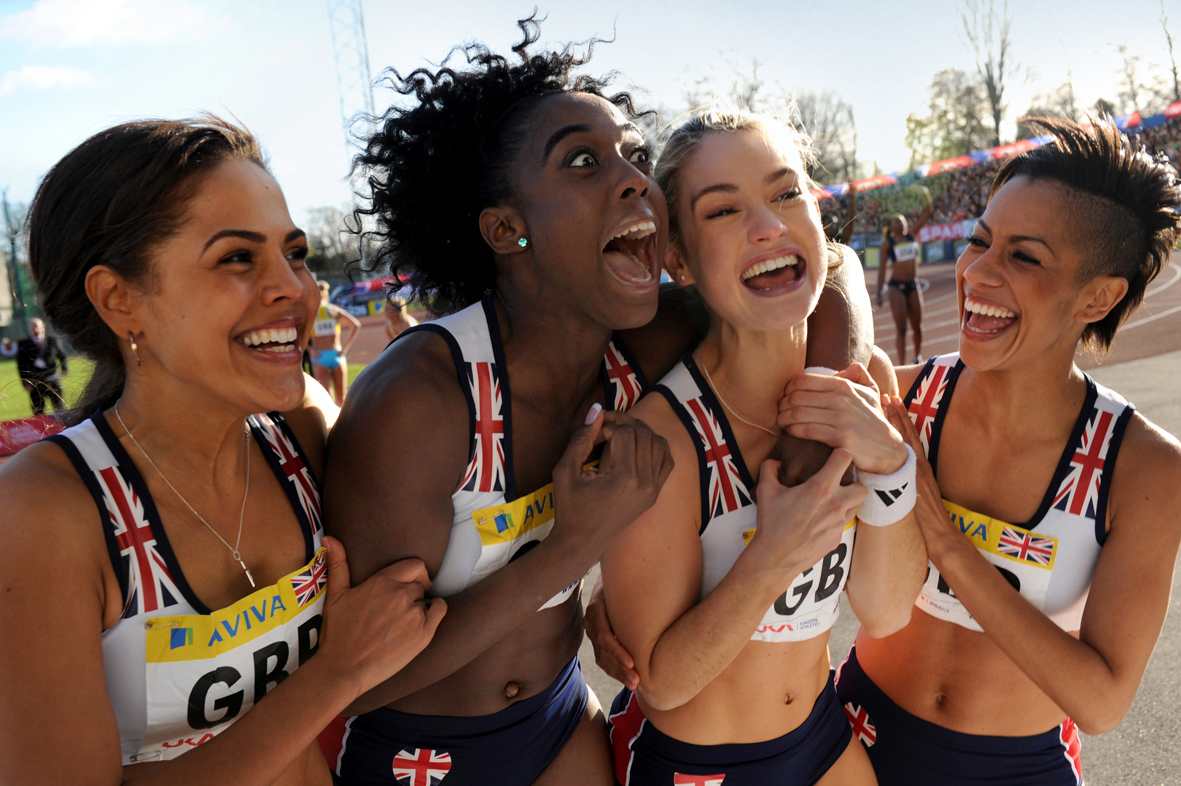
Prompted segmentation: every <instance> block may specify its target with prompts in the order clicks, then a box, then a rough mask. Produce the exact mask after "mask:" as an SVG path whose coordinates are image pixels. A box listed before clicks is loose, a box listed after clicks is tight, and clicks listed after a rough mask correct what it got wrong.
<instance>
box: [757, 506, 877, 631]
mask: <svg viewBox="0 0 1181 786" xmlns="http://www.w3.org/2000/svg"><path fill="white" fill-rule="evenodd" d="M856 525H857V520H856V519H852V520H850V521H849V523H848V524H846V525H845V529H844V532H842V533H841V542H840V543H839V544H838V545H837V547H836V548H835V549H833V550H832V551H830V552H829V553H828V554H825V555H824V557H823V558H821V560H820V561H819V562H817V563H816V564H815V565H813V566H812V567H810V568H808V569H807V570H805V571H804V572H803V573H801V574H800V575H799V576H796V578H795V581H793V582H792V583H791V585H790V586H789V587H788V588H787V590H785V591H784V593H783V594H782V595H780V596H779V597H778V598H776V599H775V603H774V604H772V606H771V608H769V609H767V613H766V614H764V615H763V619H762V621H761V622H760V623H759V627H758V628H756V629H755V632H754V633H753V634H752V635H751V637H750V638H751V640H752V641H768V642H781V641H803V640H805V639H810V638H813V637H815V636H818V635H819V634H821V633H823V632H824V631H826V630H828V629H829V628H831V627H832V625H833V623H834V622H836V620H837V616H838V615H839V614H840V592H841V590H842V589H844V587H845V581H846V579H847V578H848V576H849V561H850V559H851V558H852V554H853V539H854V536H855V535H856V532H857V530H856ZM754 534H755V530H753V529H748V530H745V531H743V533H742V540H743V542H744V545H749V544H750V541H751V538H753V537H754Z"/></svg>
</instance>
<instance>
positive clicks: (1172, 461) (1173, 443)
mask: <svg viewBox="0 0 1181 786" xmlns="http://www.w3.org/2000/svg"><path fill="white" fill-rule="evenodd" d="M1178 478H1181V443H1179V442H1178V441H1177V438H1176V437H1174V436H1173V435H1171V434H1169V433H1168V432H1167V431H1165V430H1164V429H1162V428H1160V427H1159V426H1157V425H1156V424H1155V423H1153V422H1152V421H1150V420H1148V419H1147V418H1145V417H1144V416H1143V415H1141V414H1140V413H1139V412H1136V413H1134V414H1133V415H1132V419H1131V422H1129V423H1128V429H1127V431H1126V432H1125V433H1124V439H1123V443H1122V444H1121V445H1120V452H1119V457H1118V459H1117V461H1116V464H1115V469H1114V472H1113V474H1112V485H1111V504H1112V513H1113V515H1112V525H1113V526H1115V523H1116V522H1117V521H1118V520H1119V518H1120V516H1119V513H1120V511H1121V510H1124V511H1130V512H1132V513H1133V514H1134V515H1133V516H1131V517H1130V518H1132V519H1134V520H1136V521H1145V520H1151V521H1155V522H1159V524H1160V525H1163V526H1167V527H1168V528H1169V529H1170V530H1173V531H1174V532H1175V534H1176V535H1177V537H1179V538H1181V526H1179V525H1181V516H1179V513H1181V483H1178V482H1177V480H1178Z"/></svg>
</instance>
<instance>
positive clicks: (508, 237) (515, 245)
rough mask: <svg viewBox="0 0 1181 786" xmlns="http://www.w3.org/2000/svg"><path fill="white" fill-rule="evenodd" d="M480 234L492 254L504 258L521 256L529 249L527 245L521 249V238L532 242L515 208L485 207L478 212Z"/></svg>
mask: <svg viewBox="0 0 1181 786" xmlns="http://www.w3.org/2000/svg"><path fill="white" fill-rule="evenodd" d="M480 234H481V235H483V236H484V242H485V243H487V244H488V245H489V246H491V248H492V251H493V252H495V253H497V254H502V255H505V256H507V255H509V254H522V253H524V252H525V251H527V250H528V249H529V245H528V244H526V245H525V247H523V248H522V247H521V245H520V240H521V239H522V238H524V239H525V240H528V241H530V242H532V241H531V238H530V237H529V231H528V228H527V227H526V226H525V218H524V216H522V215H521V214H520V213H519V212H517V210H516V209H515V208H512V207H506V206H499V207H486V208H484V209H483V210H481V211H480Z"/></svg>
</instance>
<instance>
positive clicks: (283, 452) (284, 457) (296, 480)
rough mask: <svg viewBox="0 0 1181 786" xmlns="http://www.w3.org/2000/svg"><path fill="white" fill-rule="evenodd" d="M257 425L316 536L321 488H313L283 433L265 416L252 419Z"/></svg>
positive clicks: (291, 445)
mask: <svg viewBox="0 0 1181 786" xmlns="http://www.w3.org/2000/svg"><path fill="white" fill-rule="evenodd" d="M254 417H255V420H256V422H257V423H258V424H259V425H260V426H261V427H262V428H261V431H262V433H263V435H264V436H265V437H266V440H267V444H269V445H270V446H271V450H273V451H274V453H275V455H276V456H278V458H279V466H280V467H282V469H283V474H284V475H286V476H287V481H288V482H289V483H290V484H291V486H292V488H293V489H294V490H295V496H296V499H298V500H299V506H300V507H301V508H302V509H303V513H304V516H305V517H307V520H308V523H309V524H310V525H311V527H312V532H313V533H316V532H319V531H320V529H321V527H322V526H323V525H322V524H321V522H320V487H319V486H317V485H316V480H315V478H313V477H312V473H311V470H309V469H308V466H307V463H306V462H305V461H304V460H303V457H302V456H301V455H300V453H299V451H298V450H296V448H295V445H294V444H293V443H292V442H291V440H290V439H288V438H287V435H286V434H285V433H284V432H283V429H281V428H279V425H278V424H277V423H275V421H273V420H271V418H270V417H269V416H267V415H255V416H254Z"/></svg>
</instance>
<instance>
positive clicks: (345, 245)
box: [306, 206, 358, 278]
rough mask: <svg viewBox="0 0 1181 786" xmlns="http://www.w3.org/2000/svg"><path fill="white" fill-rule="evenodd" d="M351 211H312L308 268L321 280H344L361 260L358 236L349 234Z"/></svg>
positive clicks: (338, 208) (341, 208)
mask: <svg viewBox="0 0 1181 786" xmlns="http://www.w3.org/2000/svg"><path fill="white" fill-rule="evenodd" d="M350 216H351V211H350V210H349V209H348V208H347V207H345V206H339V207H333V206H328V207H313V208H311V209H309V210H308V221H307V226H306V231H307V234H308V246H310V252H311V253H309V254H308V268H309V269H310V270H311V271H312V272H313V273H314V274H315V275H316V277H317V278H341V277H344V276H345V275H347V274H346V272H345V271H346V266H347V264H348V263H349V262H351V261H352V260H354V259H356V258H357V257H358V252H357V237H356V235H355V234H353V233H351V232H349V231H348V226H347V221H348V220H349V217H350Z"/></svg>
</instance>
